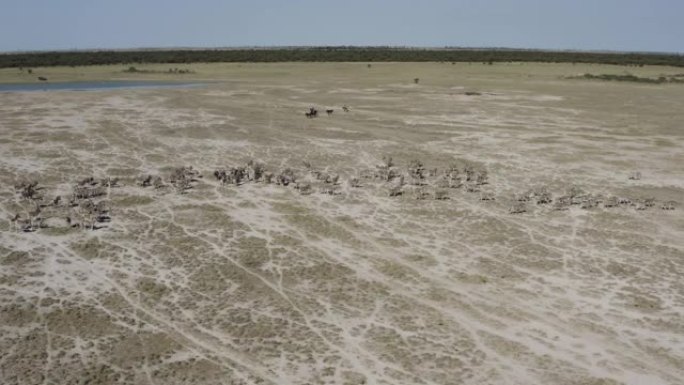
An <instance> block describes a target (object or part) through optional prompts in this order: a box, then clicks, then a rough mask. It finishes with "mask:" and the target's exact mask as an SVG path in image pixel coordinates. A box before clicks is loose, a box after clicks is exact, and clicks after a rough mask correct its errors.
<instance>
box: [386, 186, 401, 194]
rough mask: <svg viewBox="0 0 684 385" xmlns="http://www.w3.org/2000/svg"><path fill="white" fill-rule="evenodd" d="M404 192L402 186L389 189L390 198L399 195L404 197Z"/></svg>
mask: <svg viewBox="0 0 684 385" xmlns="http://www.w3.org/2000/svg"><path fill="white" fill-rule="evenodd" d="M403 193H404V191H402V189H401V187H400V186H394V187H391V188H390V189H389V196H390V197H398V196H399V195H402V194H403Z"/></svg>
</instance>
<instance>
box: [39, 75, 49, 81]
mask: <svg viewBox="0 0 684 385" xmlns="http://www.w3.org/2000/svg"><path fill="white" fill-rule="evenodd" d="M38 80H40V81H42V82H46V81H47V78H46V77H45V76H38Z"/></svg>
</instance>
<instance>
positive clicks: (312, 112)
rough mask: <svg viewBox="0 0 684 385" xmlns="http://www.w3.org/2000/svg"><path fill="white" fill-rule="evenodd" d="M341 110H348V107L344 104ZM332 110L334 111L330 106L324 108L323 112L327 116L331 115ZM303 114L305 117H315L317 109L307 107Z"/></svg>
mask: <svg viewBox="0 0 684 385" xmlns="http://www.w3.org/2000/svg"><path fill="white" fill-rule="evenodd" d="M342 111H344V112H349V107H348V106H346V105H345V106H342ZM333 112H335V110H334V109H332V108H327V109H326V110H325V113H326V114H327V115H328V116H330V115H332V114H333ZM304 116H306V117H307V118H315V117H317V116H318V110H317V109H316V107H309V111H307V112H305V113H304Z"/></svg>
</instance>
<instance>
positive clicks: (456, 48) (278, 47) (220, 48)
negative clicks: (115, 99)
mask: <svg viewBox="0 0 684 385" xmlns="http://www.w3.org/2000/svg"><path fill="white" fill-rule="evenodd" d="M288 49H393V50H425V51H459V50H460V51H487V50H492V51H537V52H577V53H604V54H645V55H677V56H681V55H684V52H676V51H630V50H626V51H625V50H610V49H563V48H519V47H518V48H516V47H497V46H485V47H468V46H409V45H273V46H269V45H244V46H214V47H202V46H158V47H125V48H121V47H119V48H58V49H38V50H14V51H0V54H3V55H12V54H41V53H53V52H59V53H72V52H73V53H80V52H84V53H85V52H133V51H142V52H144V51H231V50H288Z"/></svg>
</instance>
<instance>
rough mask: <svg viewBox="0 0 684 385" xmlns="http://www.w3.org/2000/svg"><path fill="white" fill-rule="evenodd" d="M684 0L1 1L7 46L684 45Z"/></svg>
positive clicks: (0, 26)
mask: <svg viewBox="0 0 684 385" xmlns="http://www.w3.org/2000/svg"><path fill="white" fill-rule="evenodd" d="M683 17H684V0H563V1H560V0H422V1H419V0H335V1H328V0H318V1H312V0H250V1H231V0H223V1H221V0H163V1H162V0H0V51H33V50H68V49H98V48H100V49H102V48H117V49H123V48H151V47H212V48H213V47H244V46H293V45H295V46H312V45H313V46H319V45H333V46H334V45H364V46H368V45H391V46H419V47H443V46H454V47H510V48H540V49H572V50H612V51H654V52H679V53H684V19H683Z"/></svg>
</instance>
